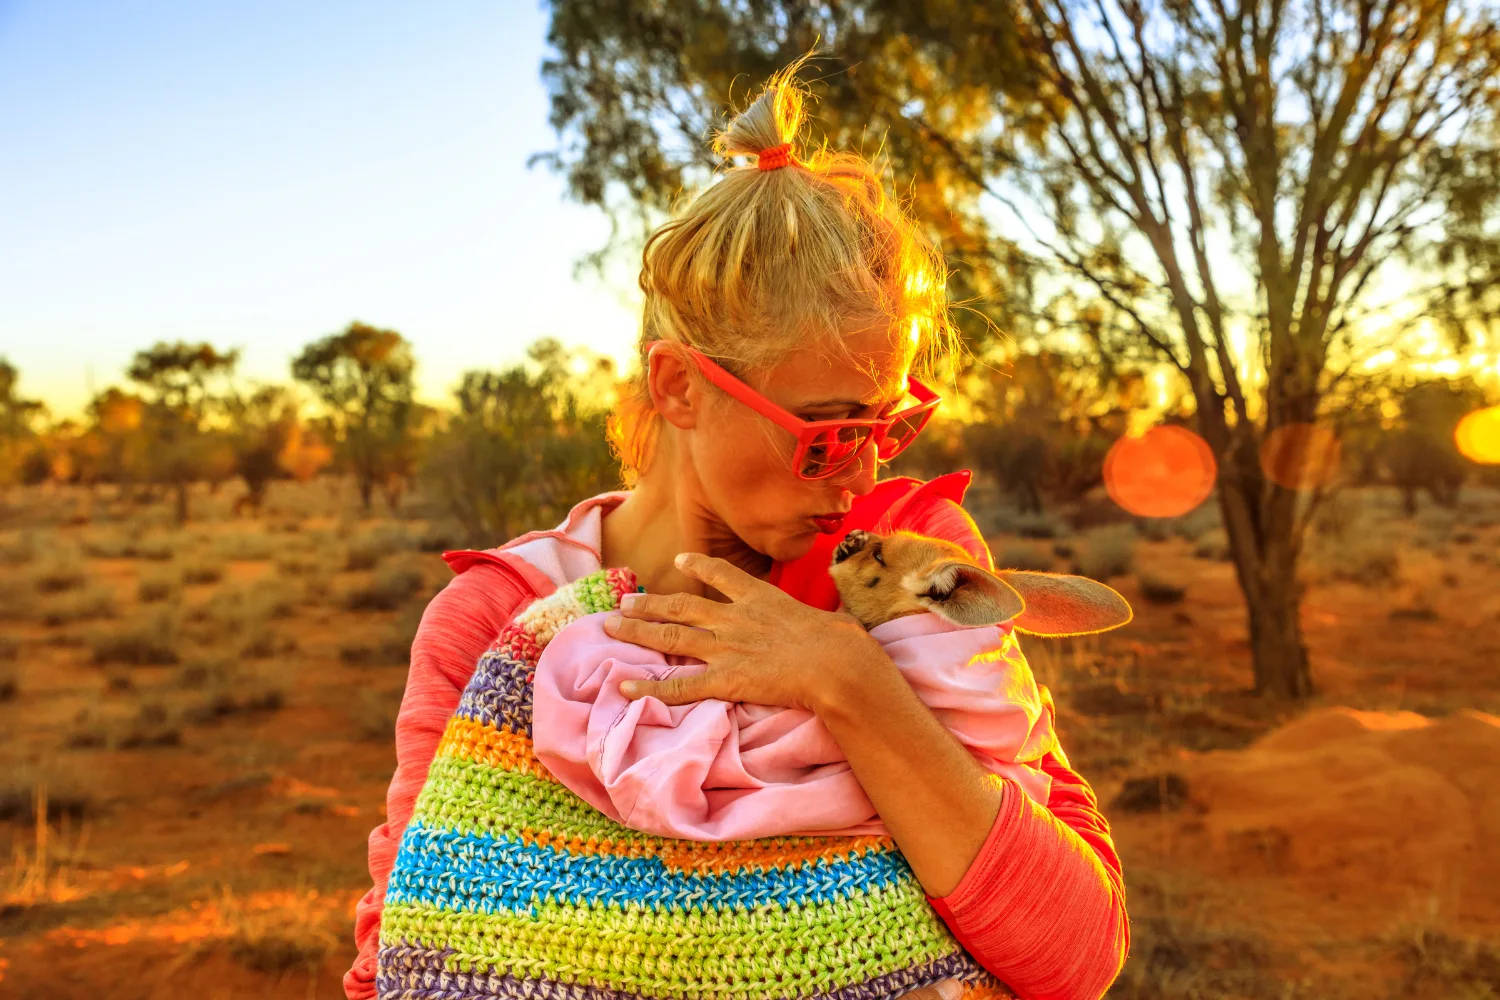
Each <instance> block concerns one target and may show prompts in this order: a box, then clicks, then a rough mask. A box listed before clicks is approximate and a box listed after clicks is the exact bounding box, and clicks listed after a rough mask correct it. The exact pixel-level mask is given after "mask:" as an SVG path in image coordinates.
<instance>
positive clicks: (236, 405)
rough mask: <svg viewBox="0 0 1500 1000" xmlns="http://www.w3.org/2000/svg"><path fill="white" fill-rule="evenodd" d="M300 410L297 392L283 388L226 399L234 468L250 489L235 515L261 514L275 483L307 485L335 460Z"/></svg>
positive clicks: (264, 388)
mask: <svg viewBox="0 0 1500 1000" xmlns="http://www.w3.org/2000/svg"><path fill="white" fill-rule="evenodd" d="M299 409H300V407H299V405H298V402H297V399H296V397H295V396H294V395H293V393H292V391H291V390H290V389H288V388H287V387H285V386H278V385H260V386H257V387H256V388H255V389H254V391H252V392H250V393H249V394H248V395H246V394H241V393H238V392H237V393H234V394H233V395H232V396H230V397H229V399H228V400H227V410H228V413H229V418H230V427H231V430H230V432H229V433H230V440H231V441H232V443H233V448H234V456H235V468H236V471H238V472H239V474H240V478H241V479H243V480H244V481H245V489H246V491H247V492H246V494H245V496H244V497H243V498H242V499H241V501H240V502H239V503H237V504H236V505H235V509H236V511H238V510H240V509H242V508H245V507H248V508H249V509H250V510H251V511H252V512H254V513H257V514H258V513H259V512H260V508H261V505H262V504H263V503H264V502H265V496H266V487H267V485H268V484H269V483H270V482H271V480H273V479H279V478H285V477H290V478H293V479H296V480H298V481H305V480H307V479H311V478H312V477H313V476H315V475H317V473H318V471H319V470H320V469H322V468H323V467H324V466H326V465H328V463H329V462H330V461H331V460H332V458H333V453H332V451H331V450H330V449H329V448H328V446H327V445H326V444H324V443H323V441H322V440H321V439H320V437H319V436H318V434H317V433H316V431H313V430H311V429H309V428H308V427H307V425H306V424H305V423H304V422H303V421H302V419H301V417H300V415H299V412H298V411H299Z"/></svg>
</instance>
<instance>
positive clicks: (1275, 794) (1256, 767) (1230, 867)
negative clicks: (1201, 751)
mask: <svg viewBox="0 0 1500 1000" xmlns="http://www.w3.org/2000/svg"><path fill="white" fill-rule="evenodd" d="M1184 773H1185V777H1186V778H1187V784H1188V789H1189V796H1190V802H1191V804H1192V805H1193V807H1195V810H1196V811H1197V812H1198V817H1197V818H1196V820H1189V822H1188V824H1187V827H1188V830H1185V831H1184V832H1191V833H1192V834H1196V835H1198V836H1194V837H1191V839H1192V840H1194V841H1196V845H1195V846H1196V847H1197V848H1198V850H1196V851H1195V852H1194V853H1197V854H1199V855H1200V857H1199V859H1198V860H1199V861H1200V863H1202V864H1204V865H1205V867H1209V868H1214V869H1219V870H1221V871H1222V872H1223V873H1224V874H1225V875H1229V876H1234V875H1243V876H1255V875H1273V876H1293V877H1294V878H1295V880H1296V881H1297V882H1299V883H1304V884H1309V883H1310V884H1316V885H1317V886H1318V887H1319V888H1320V889H1322V890H1324V891H1325V892H1326V893H1327V895H1328V896H1329V897H1330V898H1337V897H1343V899H1345V900H1346V901H1348V900H1351V897H1354V898H1359V899H1361V900H1362V901H1367V902H1368V903H1369V904H1370V906H1371V910H1372V912H1370V913H1369V914H1368V916H1369V917H1371V918H1372V919H1376V920H1377V922H1382V923H1383V922H1385V920H1387V919H1388V918H1389V917H1390V916H1392V915H1394V913H1395V912H1397V911H1405V912H1406V913H1408V914H1410V915H1412V916H1418V915H1420V916H1421V917H1423V918H1425V919H1429V920H1436V921H1441V922H1445V923H1446V922H1450V921H1456V922H1458V923H1460V924H1464V925H1468V926H1469V927H1470V928H1472V929H1475V930H1478V929H1482V928H1486V927H1488V928H1494V927H1500V893H1497V892H1496V891H1495V887H1496V886H1500V717H1497V716H1494V715H1487V714H1485V713H1482V712H1474V711H1460V712H1456V713H1454V714H1452V715H1449V716H1445V717H1443V718H1436V719H1433V718H1427V717H1425V716H1422V715H1417V714H1415V713H1412V712H1361V711H1355V710H1354V709H1350V708H1328V709H1320V710H1317V711H1314V712H1311V713H1309V714H1308V715H1306V716H1303V717H1302V718H1300V719H1298V720H1296V721H1295V722H1292V723H1289V724H1288V725H1286V726H1284V727H1282V728H1280V729H1278V730H1275V731H1274V732H1271V733H1268V734H1267V735H1265V736H1264V737H1262V738H1261V739H1260V740H1258V741H1257V742H1255V743H1254V744H1252V745H1251V746H1250V747H1248V748H1246V749H1244V750H1241V751H1218V752H1214V753H1209V754H1205V755H1203V756H1201V757H1198V758H1196V759H1195V760H1193V761H1192V762H1191V763H1188V764H1187V766H1186V767H1185V768H1184ZM1380 918H1384V919H1380Z"/></svg>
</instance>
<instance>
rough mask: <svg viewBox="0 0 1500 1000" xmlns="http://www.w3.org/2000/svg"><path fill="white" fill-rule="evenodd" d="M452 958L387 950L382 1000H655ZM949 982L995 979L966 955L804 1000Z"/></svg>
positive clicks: (838, 999) (871, 996)
mask: <svg viewBox="0 0 1500 1000" xmlns="http://www.w3.org/2000/svg"><path fill="white" fill-rule="evenodd" d="M452 954H453V952H452V950H451V949H445V950H443V951H435V950H433V949H430V948H420V947H414V946H410V945H406V944H398V945H390V946H387V947H384V948H381V949H380V956H379V959H378V967H379V968H380V970H381V974H380V975H379V976H378V977H377V978H376V980H375V990H376V996H377V997H378V1000H650V998H647V997H644V995H643V994H639V993H627V992H625V991H623V990H615V989H606V988H603V987H597V986H581V985H578V984H575V983H562V982H557V981H555V980H550V979H521V978H518V977H516V976H514V975H511V974H510V973H506V974H505V975H496V974H494V973H475V972H450V971H448V970H447V969H445V968H444V962H445V961H446V959H447V957H448V956H449V955H452ZM944 979H963V980H967V981H969V982H977V981H981V980H984V981H990V976H989V973H987V972H985V971H984V969H983V968H982V967H980V966H979V965H978V963H976V962H975V961H974V960H973V959H972V958H970V957H969V956H968V954H967V953H966V952H962V953H960V954H957V955H952V956H949V957H947V958H943V959H939V960H938V961H936V962H930V963H928V964H927V965H925V966H920V967H917V968H914V969H902V970H899V971H896V972H892V973H889V974H887V975H884V976H877V977H875V978H874V979H871V980H867V981H866V982H863V983H857V984H854V985H851V986H846V987H844V988H843V989H841V990H835V991H834V992H832V993H821V994H816V995H814V996H812V997H807V998H801V1000H888V998H893V997H899V996H902V995H903V994H906V993H910V992H911V991H912V990H915V989H918V988H920V987H922V986H931V985H932V984H933V983H936V982H940V981H942V980H944Z"/></svg>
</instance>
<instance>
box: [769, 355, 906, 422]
mask: <svg viewBox="0 0 1500 1000" xmlns="http://www.w3.org/2000/svg"><path fill="white" fill-rule="evenodd" d="M857 347H858V345H857V344H851V343H847V342H846V348H847V349H846V350H833V349H827V348H824V349H818V348H802V349H799V350H797V351H796V352H794V353H793V354H792V355H791V356H789V357H788V358H787V359H786V360H785V361H784V362H782V363H781V364H780V365H777V366H776V368H775V369H773V371H772V372H771V379H770V380H769V383H768V386H767V387H768V388H770V389H774V390H778V391H779V392H781V393H783V394H784V395H785V397H786V398H787V399H788V400H789V401H791V402H792V403H793V404H794V405H796V406H803V407H815V406H835V405H838V406H851V407H859V406H869V405H874V404H878V403H888V402H891V401H892V400H896V399H900V398H901V397H902V396H903V395H905V393H906V376H907V371H908V369H909V368H910V367H911V357H910V352H909V351H906V350H902V349H900V348H899V347H896V346H893V345H891V344H890V343H889V342H886V343H882V344H880V345H879V347H878V349H875V350H869V351H860V350H858V349H857Z"/></svg>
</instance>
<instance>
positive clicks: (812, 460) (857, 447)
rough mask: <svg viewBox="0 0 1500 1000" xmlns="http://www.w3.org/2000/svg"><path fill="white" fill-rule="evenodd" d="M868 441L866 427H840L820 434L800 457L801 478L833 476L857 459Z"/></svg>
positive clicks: (868, 431)
mask: <svg viewBox="0 0 1500 1000" xmlns="http://www.w3.org/2000/svg"><path fill="white" fill-rule="evenodd" d="M869 440H870V429H869V428H868V427H840V428H838V429H837V430H832V431H823V432H821V433H820V434H818V436H817V437H815V438H813V440H812V442H811V443H809V444H808V446H807V451H806V452H805V453H804V454H803V456H802V469H801V474H802V476H803V477H804V478H806V479H822V478H823V477H825V476H831V475H833V474H834V473H835V472H838V471H839V470H840V469H842V468H844V467H845V466H847V465H848V464H849V463H850V462H853V461H854V460H855V459H856V458H858V457H859V453H860V451H861V450H862V449H863V448H864V446H865V444H866V443H868V442H869Z"/></svg>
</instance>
